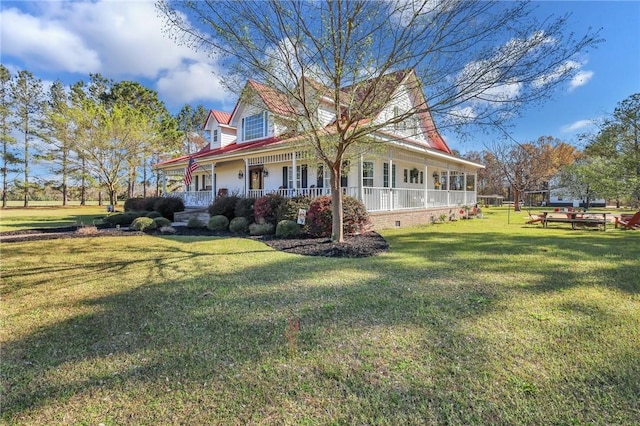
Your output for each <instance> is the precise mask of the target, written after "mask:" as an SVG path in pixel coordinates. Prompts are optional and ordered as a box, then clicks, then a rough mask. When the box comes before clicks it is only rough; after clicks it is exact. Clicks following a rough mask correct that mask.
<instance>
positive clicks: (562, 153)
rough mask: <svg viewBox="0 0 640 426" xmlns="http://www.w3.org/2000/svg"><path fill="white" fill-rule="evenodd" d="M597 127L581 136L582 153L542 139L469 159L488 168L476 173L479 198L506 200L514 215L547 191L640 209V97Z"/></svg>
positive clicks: (498, 146) (490, 150)
mask: <svg viewBox="0 0 640 426" xmlns="http://www.w3.org/2000/svg"><path fill="white" fill-rule="evenodd" d="M596 124H597V127H598V130H597V131H596V132H594V133H591V134H583V135H580V141H581V142H582V143H583V148H582V149H578V148H577V147H575V146H573V145H571V144H568V143H566V142H563V141H561V140H559V139H557V138H553V137H551V136H545V137H540V138H538V140H536V141H531V142H525V143H513V142H515V141H512V143H510V144H509V145H508V146H504V145H501V144H494V146H487V147H486V149H485V150H484V151H482V152H472V153H469V154H468V155H467V158H469V159H470V160H473V161H476V162H479V163H482V164H484V165H485V167H486V168H485V169H484V170H480V171H479V172H478V186H479V193H480V194H482V195H494V194H495V195H503V196H508V198H510V199H512V200H513V201H514V204H515V208H516V210H518V209H519V207H520V206H519V202H520V200H522V199H524V194H525V193H526V192H527V191H540V192H541V193H545V194H546V196H548V194H549V192H548V191H549V190H554V191H555V192H556V193H557V194H558V195H560V196H562V197H566V198H575V199H580V200H585V201H586V204H587V205H589V204H590V203H591V202H592V201H593V200H595V199H605V200H608V201H613V202H615V203H616V206H617V207H620V206H621V205H622V204H625V205H628V206H631V207H634V208H638V207H640V93H636V94H633V95H631V96H629V97H628V98H626V99H624V100H622V101H620V102H619V103H618V105H617V107H616V108H615V109H614V111H613V113H611V114H610V116H609V117H607V118H605V119H603V120H601V121H600V122H599V123H596ZM546 196H545V200H546V201H548V199H547V198H546Z"/></svg>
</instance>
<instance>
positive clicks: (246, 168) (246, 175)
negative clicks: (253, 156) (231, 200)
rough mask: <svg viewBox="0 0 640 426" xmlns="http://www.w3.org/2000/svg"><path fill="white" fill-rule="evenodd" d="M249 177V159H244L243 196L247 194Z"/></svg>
mask: <svg viewBox="0 0 640 426" xmlns="http://www.w3.org/2000/svg"><path fill="white" fill-rule="evenodd" d="M250 178H251V177H250V176H249V159H248V158H245V159H244V196H245V197H246V196H247V195H249V182H250V180H251V179H250Z"/></svg>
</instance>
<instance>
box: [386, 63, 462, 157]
mask: <svg viewBox="0 0 640 426" xmlns="http://www.w3.org/2000/svg"><path fill="white" fill-rule="evenodd" d="M412 110H413V111H418V112H417V113H416V114H413V115H410V116H408V117H406V118H405V119H404V120H401V121H398V122H395V123H393V124H391V125H389V126H386V128H385V129H384V131H385V132H386V133H389V134H392V135H394V136H397V137H399V138H403V139H408V140H412V141H413V142H417V143H419V144H421V145H424V146H426V147H429V148H433V149H437V150H439V151H443V152H446V153H447V154H451V153H452V151H451V149H450V148H449V146H448V145H447V144H446V142H445V141H444V139H443V138H442V136H440V133H439V132H438V130H437V129H436V126H435V124H434V122H433V117H432V116H431V112H429V108H428V106H427V100H426V98H425V96H424V92H423V90H422V86H421V84H420V82H419V81H418V79H417V77H416V75H415V72H414V71H413V70H410V71H408V72H406V73H405V75H404V76H403V78H402V80H401V81H399V82H398V83H397V85H396V86H395V88H394V90H393V93H392V94H391V95H390V96H389V102H388V103H387V104H386V105H385V106H384V108H383V109H382V110H381V111H380V112H379V114H378V115H377V117H376V119H375V121H377V122H379V123H383V122H386V121H391V120H393V119H394V118H395V117H402V116H403V115H405V114H407V112H408V111H412Z"/></svg>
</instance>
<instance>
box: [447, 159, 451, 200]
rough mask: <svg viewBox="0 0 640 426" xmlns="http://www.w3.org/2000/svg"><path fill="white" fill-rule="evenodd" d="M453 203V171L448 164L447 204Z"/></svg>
mask: <svg viewBox="0 0 640 426" xmlns="http://www.w3.org/2000/svg"><path fill="white" fill-rule="evenodd" d="M450 205H451V171H450V170H449V165H448V164H447V206H450Z"/></svg>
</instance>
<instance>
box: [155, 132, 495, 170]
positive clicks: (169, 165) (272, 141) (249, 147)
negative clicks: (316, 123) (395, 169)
mask: <svg viewBox="0 0 640 426" xmlns="http://www.w3.org/2000/svg"><path fill="white" fill-rule="evenodd" d="M302 138H303V136H302V135H296V136H293V137H284V138H281V137H269V138H265V139H261V140H258V141H254V142H249V143H237V142H234V143H232V144H230V145H227V146H224V147H222V148H216V149H213V150H211V149H209V150H202V151H200V152H197V153H195V154H191V155H183V156H180V157H176V158H172V159H170V160H167V161H162V162H160V163H157V164H155V165H154V166H153V168H154V169H160V170H170V169H180V168H184V167H186V166H187V165H188V163H189V159H190V158H193V159H194V160H196V161H198V162H199V163H205V164H211V163H215V162H218V161H229V160H237V159H243V158H246V157H247V155H249V154H263V153H269V152H272V151H275V150H282V149H285V148H290V149H295V148H298V147H300V145H301V141H302ZM372 138H373V139H374V140H377V141H380V142H386V143H389V144H390V145H392V146H396V147H398V148H402V149H406V150H408V151H412V152H415V153H420V154H422V155H425V156H426V157H427V158H432V159H434V160H441V161H444V162H447V163H455V164H459V165H462V166H466V167H470V168H472V169H476V170H477V169H484V168H485V166H484V165H482V164H479V163H475V162H473V161H470V160H466V159H464V158H459V157H456V156H455V155H451V154H448V153H446V152H443V151H440V150H439V149H437V148H431V147H429V146H427V145H426V144H424V143H423V142H420V141H416V140H413V139H410V138H398V137H397V136H392V135H389V134H385V133H383V132H377V133H375V134H374V135H372Z"/></svg>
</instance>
